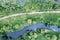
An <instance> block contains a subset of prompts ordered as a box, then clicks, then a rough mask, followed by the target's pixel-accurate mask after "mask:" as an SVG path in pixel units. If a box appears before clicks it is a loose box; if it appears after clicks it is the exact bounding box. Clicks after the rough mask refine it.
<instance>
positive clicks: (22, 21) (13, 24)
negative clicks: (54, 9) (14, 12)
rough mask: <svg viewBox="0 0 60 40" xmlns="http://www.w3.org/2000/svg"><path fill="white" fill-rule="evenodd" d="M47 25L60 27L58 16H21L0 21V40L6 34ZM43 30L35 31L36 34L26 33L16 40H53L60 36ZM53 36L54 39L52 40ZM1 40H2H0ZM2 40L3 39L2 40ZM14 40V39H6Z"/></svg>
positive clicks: (59, 16) (59, 15) (59, 17)
mask: <svg viewBox="0 0 60 40" xmlns="http://www.w3.org/2000/svg"><path fill="white" fill-rule="evenodd" d="M45 22H46V23H48V25H57V26H58V27H60V25H59V24H60V14H52V13H51V14H49V13H48V14H41V15H39V14H34V15H29V14H28V15H21V16H17V17H12V18H8V19H5V20H1V21H0V38H1V37H2V36H3V35H4V34H7V33H11V32H15V31H18V30H22V29H23V28H24V27H26V26H29V25H31V24H36V23H45ZM45 31H46V30H45V29H39V28H38V29H37V32H34V31H33V30H32V31H26V32H25V34H24V35H23V36H22V37H19V38H17V39H16V40H53V39H54V40H55V39H57V38H58V39H59V36H58V35H60V34H59V33H57V32H54V31H46V32H45ZM54 36H55V37H56V38H54ZM1 39H2V38H1ZM2 40H3V39H2ZM8 40H15V39H8Z"/></svg>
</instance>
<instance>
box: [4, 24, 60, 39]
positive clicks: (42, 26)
mask: <svg viewBox="0 0 60 40" xmlns="http://www.w3.org/2000/svg"><path fill="white" fill-rule="evenodd" d="M37 28H44V29H47V30H52V31H55V32H60V28H58V27H57V26H46V25H45V24H41V23H38V24H32V25H30V26H27V27H25V28H23V29H22V30H20V31H17V32H13V33H10V34H7V35H5V36H6V37H10V38H18V37H20V36H23V35H24V33H25V32H26V31H27V30H33V31H35V32H37Z"/></svg>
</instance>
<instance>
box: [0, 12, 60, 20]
mask: <svg viewBox="0 0 60 40" xmlns="http://www.w3.org/2000/svg"><path fill="white" fill-rule="evenodd" d="M43 13H60V11H44V12H35V11H33V12H30V13H16V14H12V15H8V16H4V17H2V18H0V20H4V19H7V18H10V17H14V16H19V15H25V14H43Z"/></svg>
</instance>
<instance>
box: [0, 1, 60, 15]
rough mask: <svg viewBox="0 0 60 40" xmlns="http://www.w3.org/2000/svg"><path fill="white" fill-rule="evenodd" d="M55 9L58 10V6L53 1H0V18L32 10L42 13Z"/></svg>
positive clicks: (59, 5)
mask: <svg viewBox="0 0 60 40" xmlns="http://www.w3.org/2000/svg"><path fill="white" fill-rule="evenodd" d="M20 1H21V2H20ZM22 5H23V6H22ZM55 9H60V4H57V3H56V2H55V0H1V1H0V15H2V16H4V15H9V14H13V13H19V12H30V11H32V10H36V11H37V10H38V11H44V10H55Z"/></svg>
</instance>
